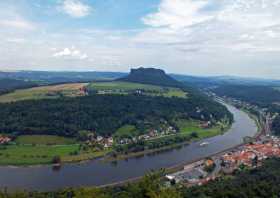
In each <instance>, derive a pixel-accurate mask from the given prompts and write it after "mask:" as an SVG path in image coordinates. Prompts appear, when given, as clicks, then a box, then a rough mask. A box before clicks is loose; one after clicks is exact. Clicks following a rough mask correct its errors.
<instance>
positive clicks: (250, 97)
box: [213, 85, 280, 106]
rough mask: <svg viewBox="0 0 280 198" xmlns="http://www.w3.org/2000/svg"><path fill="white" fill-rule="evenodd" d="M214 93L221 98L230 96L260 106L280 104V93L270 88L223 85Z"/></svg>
mask: <svg viewBox="0 0 280 198" xmlns="http://www.w3.org/2000/svg"><path fill="white" fill-rule="evenodd" d="M213 91H214V92H215V93H216V94H217V95H219V96H228V97H231V98H236V99H240V100H242V101H246V102H249V103H251V104H256V105H260V106H267V105H268V104H272V103H276V102H280V91H278V90H276V89H274V88H273V87H269V86H256V85H255V86H253V85H252V86H247V85H223V86H219V87H217V88H215V89H214V90H213Z"/></svg>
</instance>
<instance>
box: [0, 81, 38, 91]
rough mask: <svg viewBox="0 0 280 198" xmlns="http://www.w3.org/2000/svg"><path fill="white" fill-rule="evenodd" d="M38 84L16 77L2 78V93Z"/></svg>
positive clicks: (0, 84)
mask: <svg viewBox="0 0 280 198" xmlns="http://www.w3.org/2000/svg"><path fill="white" fill-rule="evenodd" d="M36 85H37V84H36V83H34V82H31V81H24V80H16V79H8V78H4V79H0V95H1V94H4V93H8V92H10V91H13V90H16V89H25V88H30V87H34V86H36Z"/></svg>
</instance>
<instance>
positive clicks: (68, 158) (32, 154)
mask: <svg viewBox="0 0 280 198" xmlns="http://www.w3.org/2000/svg"><path fill="white" fill-rule="evenodd" d="M108 152H110V150H109V149H107V150H102V151H96V150H87V151H82V150H81V149H80V145H79V144H71V145H56V146H50V145H7V146H1V147H0V165H17V166H25V165H26V166H27V165H38V164H50V163H52V160H53V158H54V157H55V156H59V157H60V158H61V161H62V163H63V162H79V161H83V160H89V159H93V158H97V157H101V156H104V155H106V154H107V153H108Z"/></svg>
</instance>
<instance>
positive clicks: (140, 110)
mask: <svg viewBox="0 0 280 198" xmlns="http://www.w3.org/2000/svg"><path fill="white" fill-rule="evenodd" d="M0 109H1V114H0V131H1V132H4V133H12V134H17V135H19V134H49V135H60V136H70V137H76V136H78V132H79V131H84V130H86V131H91V132H96V133H97V134H98V135H104V136H109V135H112V134H113V133H114V132H115V131H116V130H117V129H118V128H119V127H121V126H123V125H125V124H131V125H135V126H136V128H137V129H138V130H140V131H143V130H144V129H145V128H147V126H148V127H150V128H151V127H153V126H152V125H153V123H156V122H154V120H160V119H164V120H165V121H167V122H168V123H170V124H171V125H172V121H173V120H174V119H175V118H192V119H196V120H221V119H223V118H224V117H225V116H226V117H228V118H229V120H232V119H233V118H232V115H231V113H230V112H229V111H228V110H227V109H226V107H224V106H223V105H221V104H219V103H217V102H214V101H212V100H210V99H207V98H205V97H204V96H200V95H196V94H194V95H193V96H191V97H189V98H188V99H184V98H177V97H173V98H164V97H149V96H138V95H127V96H122V95H91V96H86V97H77V98H67V97H62V98H59V99H55V100H52V99H43V100H28V101H20V102H14V103H7V104H0Z"/></svg>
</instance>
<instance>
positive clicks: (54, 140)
mask: <svg viewBox="0 0 280 198" xmlns="http://www.w3.org/2000/svg"><path fill="white" fill-rule="evenodd" d="M15 142H16V143H17V144H39V145H48V144H53V145H62V144H64V145H65V144H74V143H75V140H74V139H71V138H66V137H60V136H55V135H21V136H19V137H17V138H16V140H15Z"/></svg>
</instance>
